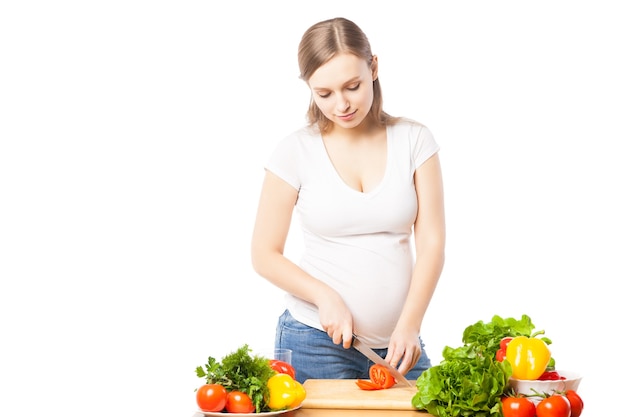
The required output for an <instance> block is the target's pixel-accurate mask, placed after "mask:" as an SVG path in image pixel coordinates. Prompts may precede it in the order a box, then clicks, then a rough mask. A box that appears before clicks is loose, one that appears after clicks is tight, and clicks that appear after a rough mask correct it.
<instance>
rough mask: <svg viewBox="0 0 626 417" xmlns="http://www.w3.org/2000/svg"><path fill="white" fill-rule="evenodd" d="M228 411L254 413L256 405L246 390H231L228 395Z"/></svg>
mask: <svg viewBox="0 0 626 417" xmlns="http://www.w3.org/2000/svg"><path fill="white" fill-rule="evenodd" d="M226 411H228V412H229V413H254V412H255V411H256V407H255V406H254V404H253V403H252V399H251V398H250V396H249V395H248V394H246V393H245V392H241V391H231V392H229V393H228V396H227V397H226Z"/></svg>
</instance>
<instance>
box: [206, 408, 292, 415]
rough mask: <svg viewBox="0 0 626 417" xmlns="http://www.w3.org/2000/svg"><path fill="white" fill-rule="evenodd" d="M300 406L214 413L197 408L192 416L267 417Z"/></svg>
mask: <svg viewBox="0 0 626 417" xmlns="http://www.w3.org/2000/svg"><path fill="white" fill-rule="evenodd" d="M300 407H301V406H298V407H296V408H290V409H289V410H280V411H268V412H265V413H222V412H221V411H220V412H218V413H215V412H211V411H202V410H198V412H197V413H196V414H194V416H199V415H205V416H207V417H224V416H237V417H266V416H268V417H269V416H278V415H281V414H285V413H288V412H290V411H293V410H297V409H298V408H300Z"/></svg>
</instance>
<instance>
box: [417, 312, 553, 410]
mask: <svg viewBox="0 0 626 417" xmlns="http://www.w3.org/2000/svg"><path fill="white" fill-rule="evenodd" d="M534 327H535V326H534V325H533V323H532V321H531V319H530V317H528V316H526V315H523V316H522V317H521V319H520V320H516V319H515V318H506V319H504V318H502V317H500V316H498V315H495V316H493V318H492V320H491V321H490V322H488V323H484V322H483V321H478V322H477V323H475V324H473V325H471V326H468V327H467V328H466V329H465V331H464V332H463V339H462V340H463V346H461V347H457V348H452V347H449V346H446V347H445V348H444V349H443V353H442V357H443V360H442V361H441V362H440V363H439V365H436V366H432V367H431V368H429V369H427V370H426V371H424V372H423V373H422V374H421V375H420V377H419V378H418V379H417V381H416V385H417V393H416V394H415V395H414V396H413V398H412V401H411V402H412V405H413V407H415V408H417V409H420V410H426V411H428V412H429V413H430V414H432V415H433V416H437V417H453V416H454V417H457V416H474V417H487V416H490V417H501V416H502V401H501V397H502V396H503V394H504V392H505V389H506V387H507V384H508V381H509V378H510V377H511V374H512V369H511V364H510V363H509V362H508V361H503V362H498V361H497V360H496V359H495V354H496V351H497V350H498V349H499V345H500V340H502V338H504V337H507V336H512V337H515V336H527V337H528V336H531V333H532V331H533V329H534ZM538 333H539V334H541V333H543V332H538ZM536 334H537V333H536ZM544 340H547V343H549V339H547V338H544Z"/></svg>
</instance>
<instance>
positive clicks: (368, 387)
mask: <svg viewBox="0 0 626 417" xmlns="http://www.w3.org/2000/svg"><path fill="white" fill-rule="evenodd" d="M356 385H357V386H358V387H359V388H361V389H362V390H365V391H374V390H377V389H382V387H381V386H380V385H378V384H374V383H373V382H372V381H368V380H367V379H357V380H356Z"/></svg>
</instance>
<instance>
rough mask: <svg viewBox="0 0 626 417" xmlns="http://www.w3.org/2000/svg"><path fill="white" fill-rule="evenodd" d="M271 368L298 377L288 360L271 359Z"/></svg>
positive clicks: (294, 377)
mask: <svg viewBox="0 0 626 417" xmlns="http://www.w3.org/2000/svg"><path fill="white" fill-rule="evenodd" d="M270 368H272V369H273V370H274V371H276V372H278V373H279V374H287V375H289V376H290V377H291V378H293V379H296V370H295V369H294V367H293V366H291V365H290V364H288V363H287V362H284V361H279V360H278V359H270Z"/></svg>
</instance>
